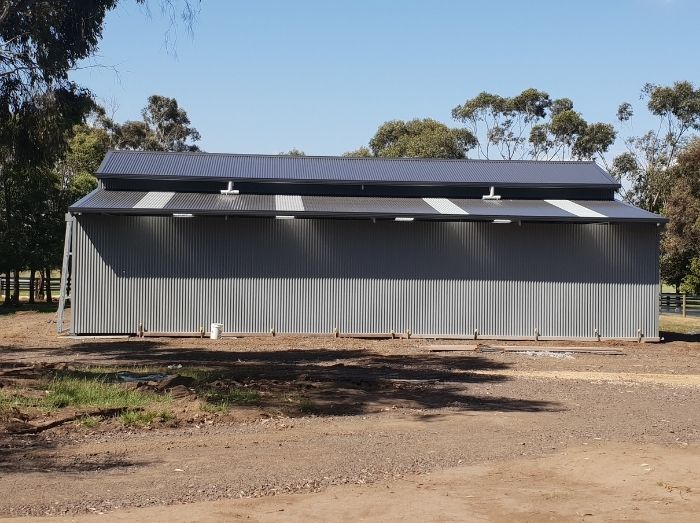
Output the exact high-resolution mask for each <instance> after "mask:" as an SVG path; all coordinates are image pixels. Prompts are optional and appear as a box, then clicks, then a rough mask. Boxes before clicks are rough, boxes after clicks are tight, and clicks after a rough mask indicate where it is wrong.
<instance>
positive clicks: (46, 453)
mask: <svg viewBox="0 0 700 523" xmlns="http://www.w3.org/2000/svg"><path fill="white" fill-rule="evenodd" d="M279 341H280V346H281V347H283V346H284V345H285V343H290V344H291V343H293V342H286V341H283V340H279ZM25 350H26V349H25ZM29 350H33V349H29ZM51 353H52V356H53V357H54V359H53V361H54V362H55V361H61V360H64V361H68V362H70V364H68V365H67V364H66V363H34V364H31V365H25V364H24V363H18V362H0V384H1V383H2V380H3V379H5V380H6V385H7V386H8V387H9V386H15V385H11V380H12V379H14V380H16V381H17V382H21V381H22V380H25V381H26V384H30V383H32V382H35V383H41V380H47V379H52V378H56V377H59V378H60V377H65V376H68V377H78V378H85V379H101V380H106V381H108V382H112V381H113V382H117V381H118V375H119V374H120V373H122V372H124V370H125V369H130V370H131V372H135V373H143V374H148V373H153V372H163V373H167V374H181V375H182V376H187V377H189V378H190V379H191V380H194V381H193V382H191V383H190V388H191V389H194V391H195V393H196V396H197V397H198V398H199V400H200V401H201V400H203V399H206V398H207V397H209V396H208V395H212V394H213V396H212V397H216V398H233V399H232V400H231V401H232V404H231V405H229V406H230V407H231V408H232V409H234V411H233V412H234V416H233V419H234V421H235V419H236V414H235V412H236V411H235V409H237V408H239V409H253V410H256V411H257V412H259V413H260V415H268V416H269V415H272V416H275V415H282V416H291V417H294V416H307V415H317V416H329V415H341V416H348V415H362V414H369V413H376V412H381V411H387V410H393V409H406V408H407V409H417V410H418V412H415V413H414V414H415V415H416V416H418V417H419V419H421V420H422V421H425V422H431V421H433V420H437V419H439V416H440V415H441V414H442V413H441V412H440V411H439V410H437V409H443V408H449V409H450V410H449V412H451V413H454V412H455V411H457V412H469V411H509V412H558V411H561V410H564V408H563V407H562V406H561V405H560V404H559V403H556V402H550V401H539V400H532V399H527V398H511V397H501V396H495V395H492V394H491V393H492V392H493V389H492V390H490V391H487V390H485V388H487V387H489V386H490V385H491V384H496V383H499V382H503V381H505V380H507V379H508V378H506V377H504V376H499V375H498V374H497V371H498V370H501V369H506V368H507V367H508V365H506V364H504V363H500V362H497V361H494V360H492V359H488V358H485V357H483V356H480V355H478V354H473V353H468V354H454V353H444V354H434V353H424V352H420V353H418V352H417V353H415V354H410V353H409V354H402V355H385V354H379V353H375V352H373V351H371V350H365V349H362V348H358V349H347V348H343V349H335V348H327V349H318V348H313V349H299V348H293V347H292V348H288V349H284V348H275V349H274V350H269V349H265V350H259V351H242V350H228V349H210V348H197V347H178V346H173V345H169V344H168V342H167V341H166V342H161V341H158V340H115V341H104V340H100V341H96V342H80V343H75V344H72V345H70V346H68V347H65V348H57V349H52V350H51ZM23 365H24V366H23ZM169 366H170V368H168V367H169ZM180 366H182V367H180ZM477 370H490V371H495V373H494V374H488V375H486V374H480V373H474V372H473V371H477ZM8 380H9V381H8ZM25 386H30V385H25ZM35 386H36V385H35ZM1 390H2V389H0V391H1ZM151 390H154V389H151ZM242 391H243V392H250V391H254V392H255V396H254V401H250V395H248V396H246V395H241V394H242ZM241 397H242V398H244V401H243V403H236V401H237V400H236V398H241ZM184 401H187V399H185V400H184ZM227 408H228V406H227ZM47 434H50V433H44V434H42V435H40V436H35V437H27V436H5V437H4V438H3V436H1V435H0V473H8V472H29V471H31V472H86V471H92V470H107V469H113V468H119V467H132V466H138V465H140V463H136V462H134V461H131V460H128V459H125V458H124V457H120V456H110V455H107V456H96V457H94V459H93V458H85V457H83V458H82V459H83V461H71V460H70V459H65V458H59V457H56V453H55V452H54V451H53V446H54V445H55V440H52V438H51V437H49V436H47ZM57 439H58V440H59V441H60V440H61V438H60V437H58V438H57ZM76 459H77V458H76Z"/></svg>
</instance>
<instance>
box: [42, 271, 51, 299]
mask: <svg viewBox="0 0 700 523" xmlns="http://www.w3.org/2000/svg"><path fill="white" fill-rule="evenodd" d="M45 273H46V283H45V284H44V285H45V290H46V293H45V294H46V303H51V302H52V301H53V298H52V297H51V269H49V268H48V267H47V268H46V269H45Z"/></svg>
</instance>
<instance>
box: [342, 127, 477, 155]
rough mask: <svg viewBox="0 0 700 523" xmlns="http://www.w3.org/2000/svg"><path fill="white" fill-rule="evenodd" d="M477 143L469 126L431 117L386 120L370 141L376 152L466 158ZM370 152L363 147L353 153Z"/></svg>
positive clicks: (376, 153)
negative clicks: (461, 126)
mask: <svg viewBox="0 0 700 523" xmlns="http://www.w3.org/2000/svg"><path fill="white" fill-rule="evenodd" d="M475 145H476V139H475V138H474V136H473V135H472V134H471V132H469V131H468V130H467V129H451V128H449V127H448V126H447V125H445V124H444V123H441V122H438V121H436V120H433V119H430V118H423V119H414V120H409V121H404V120H391V121H389V122H385V123H384V124H382V125H381V126H379V129H377V132H376V133H375V135H374V136H373V137H372V139H371V140H370V142H369V146H370V149H371V153H372V155H374V156H382V157H388V158H402V157H411V158H464V157H465V156H466V153H467V151H469V150H470V149H472V148H473V147H474V146H475ZM368 152H369V151H365V150H364V149H359V150H358V151H355V152H354V153H353V154H355V155H358V156H360V155H361V156H367V155H368Z"/></svg>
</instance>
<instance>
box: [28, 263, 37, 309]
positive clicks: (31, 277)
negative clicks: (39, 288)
mask: <svg viewBox="0 0 700 523" xmlns="http://www.w3.org/2000/svg"><path fill="white" fill-rule="evenodd" d="M35 287H36V269H30V270H29V303H34V288H35Z"/></svg>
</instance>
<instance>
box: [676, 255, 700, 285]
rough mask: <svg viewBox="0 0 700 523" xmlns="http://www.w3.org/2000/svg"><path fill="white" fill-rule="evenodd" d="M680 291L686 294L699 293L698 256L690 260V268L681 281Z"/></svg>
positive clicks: (699, 260)
mask: <svg viewBox="0 0 700 523" xmlns="http://www.w3.org/2000/svg"><path fill="white" fill-rule="evenodd" d="M680 291H681V292H686V293H688V294H700V257H698V258H693V259H692V260H691V262H690V270H689V271H688V274H686V275H685V277H684V278H683V281H682V282H681V285H680Z"/></svg>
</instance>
